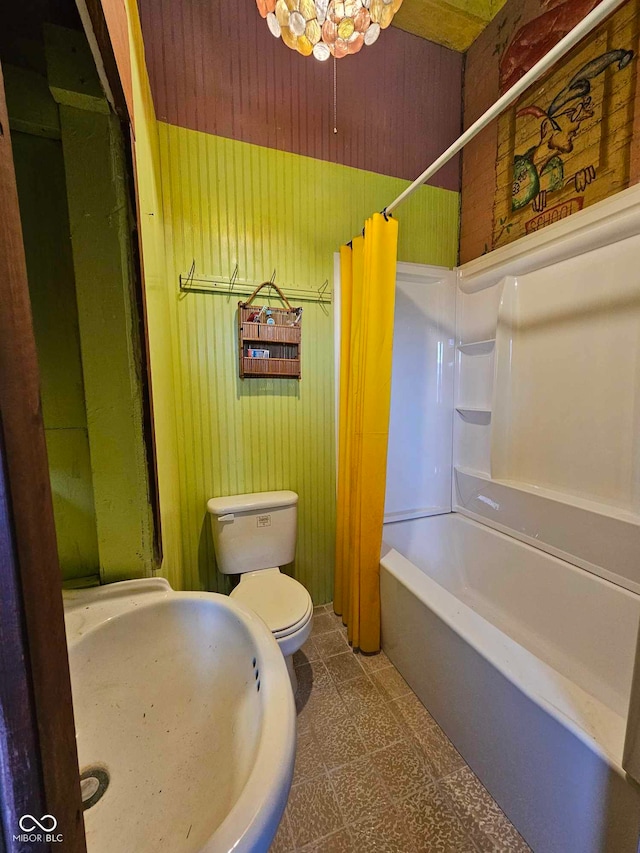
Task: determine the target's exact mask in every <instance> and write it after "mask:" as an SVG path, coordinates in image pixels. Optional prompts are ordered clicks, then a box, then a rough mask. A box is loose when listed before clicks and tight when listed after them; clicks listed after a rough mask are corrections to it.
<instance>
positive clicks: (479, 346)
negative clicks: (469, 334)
mask: <svg viewBox="0 0 640 853" xmlns="http://www.w3.org/2000/svg"><path fill="white" fill-rule="evenodd" d="M495 343H496V339H495V338H489V339H488V340H486V341H471V342H470V343H468V344H458V349H459V350H460V352H462V353H464V354H465V355H487V354H488V353H490V352H491V351H492V350H493V348H494V346H495Z"/></svg>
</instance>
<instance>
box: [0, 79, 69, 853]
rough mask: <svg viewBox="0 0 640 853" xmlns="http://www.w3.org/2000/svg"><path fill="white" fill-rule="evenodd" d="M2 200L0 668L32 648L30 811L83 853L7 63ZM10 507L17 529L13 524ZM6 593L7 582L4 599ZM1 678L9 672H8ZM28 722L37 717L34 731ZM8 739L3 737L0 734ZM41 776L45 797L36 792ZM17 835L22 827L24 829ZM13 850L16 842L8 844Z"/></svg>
mask: <svg viewBox="0 0 640 853" xmlns="http://www.w3.org/2000/svg"><path fill="white" fill-rule="evenodd" d="M0 198H1V199H2V215H1V216H0V419H1V421H2V425H3V435H4V449H5V457H6V489H5V490H4V491H3V494H4V498H5V500H4V505H5V514H4V522H1V521H0V524H1V525H2V530H3V534H2V542H3V543H4V550H3V553H2V569H3V577H2V579H3V581H4V579H5V577H6V578H9V577H10V573H11V571H14V578H15V588H14V592H13V596H14V597H13V601H14V608H17V607H19V608H20V614H19V619H20V622H21V624H22V630H23V632H24V633H23V643H24V648H23V649H22V651H21V649H20V648H19V645H18V639H17V633H16V630H15V628H14V630H13V631H12V634H11V636H12V637H13V643H14V648H11V647H6V646H5V644H4V637H3V645H2V661H3V665H4V666H7V665H8V664H7V662H8V661H9V660H10V659H11V658H12V657H13V656H14V655H20V654H23V655H24V654H25V650H26V653H28V659H27V658H23V660H24V661H25V664H24V665H23V666H22V667H20V666H17V667H15V666H14V668H13V669H11V668H9V670H8V673H7V676H8V677H9V678H10V679H11V684H10V685H9V686H12V691H11V692H12V695H13V696H18V695H22V697H23V698H22V699H21V701H26V702H27V704H26V707H24V709H23V716H24V719H25V727H24V728H23V729H22V730H20V729H18V730H15V731H14V732H13V733H12V735H13V737H15V738H17V739H18V741H19V742H21V743H22V745H23V748H22V751H21V752H20V753H18V755H17V756H16V757H14V760H16V759H17V760H18V761H27V762H28V763H29V764H30V768H29V777H28V783H27V784H28V785H30V786H31V788H32V791H33V797H34V802H33V806H32V808H33V811H31V812H30V813H31V814H35V816H36V817H41V816H42V814H51V815H53V816H54V817H55V818H56V820H57V828H56V832H58V833H62V834H63V836H64V847H63V849H64V850H65V851H73V853H82V851H85V850H86V845H85V838H84V825H83V819H82V804H81V798H80V781H79V774H78V757H77V751H76V740H75V727H74V720H73V707H72V702H71V684H70V679H69V661H68V655H67V645H66V638H65V632H64V613H63V606H62V593H61V579H60V569H59V566H58V554H57V548H56V535H55V528H54V521H53V506H52V502H51V488H50V483H49V470H48V465H47V451H46V445H45V438H44V428H43V423H42V412H41V404H40V392H39V388H40V380H39V373H38V362H37V356H36V348H35V340H34V335H33V325H32V319H31V306H30V301H29V291H28V286H27V270H26V263H25V256H24V246H23V242H22V229H21V225H20V212H19V207H18V194H17V189H16V180H15V171H14V166H13V153H12V149H11V139H10V134H9V119H8V115H7V106H6V100H5V94H4V80H3V76H2V68H1V66H0ZM3 482H4V477H3ZM9 508H10V509H11V514H12V520H13V524H12V527H9V523H8V521H7V518H8V512H9ZM7 543H11V544H12V547H13V554H14V560H13V562H12V561H11V560H10V559H9V551H8V547H9V546H8V544H7ZM12 567H13V569H12ZM4 590H5V585H4V583H3V595H4ZM11 609H12V608H11V607H10V610H11ZM27 661H28V663H27ZM2 675H3V676H5V672H4V671H3V672H2ZM5 689H8V686H7V685H4V686H3V694H2V695H3V697H4V695H5V694H4V690H5ZM24 697H27V698H26V699H25V698H24ZM29 719H31V720H32V726H31V728H30V727H29V723H28V720H29ZM34 726H35V730H34V729H33V727H34ZM3 736H6V735H5V734H4V733H3ZM34 743H37V744H38V748H36V747H35V745H34ZM6 770H7V774H8V778H7V779H5V778H3V780H2V782H3V795H4V793H5V792H4V786H5V784H6V782H7V781H12V780H13V781H17V777H15V774H16V773H18V772H19V767H18V766H14V767H11V766H9V768H6ZM4 772H5V768H4V767H3V773H4ZM38 777H39V779H40V783H41V797H40V799H38V794H37V789H36V780H37V779H38ZM22 796H24V791H23V795H22ZM36 812H39V813H36ZM8 829H10V828H7V829H6V830H5V835H6V831H7V830H8ZM15 832H16V833H19V829H16V830H15ZM5 841H8V842H9V844H15V842H13V841H12V838H11V836H9V837H8V839H7V838H6V837H5ZM8 849H9V850H11V849H16V850H17V849H18V848H17V847H14V848H12V847H11V846H9V848H8ZM20 849H24V847H21V848H20ZM34 849H39V848H37V847H36V848H34ZM42 849H45V848H42ZM46 849H48V847H47V848H46Z"/></svg>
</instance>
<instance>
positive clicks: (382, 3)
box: [256, 0, 402, 61]
mask: <svg viewBox="0 0 640 853" xmlns="http://www.w3.org/2000/svg"><path fill="white" fill-rule="evenodd" d="M256 4H257V6H258V11H259V12H260V14H261V15H262V17H263V18H266V20H267V25H268V27H269V30H270V31H271V33H272V35H274V36H275V37H276V38H282V41H283V42H284V43H285V44H286V45H287V47H290V48H291V50H297V51H298V53H301V54H302V55H303V56H311V55H312V54H313V56H315V58H316V59H319V60H320V61H324V60H326V59H329V57H330V56H334V57H335V58H336V59H341V58H342V57H343V56H348V55H349V54H350V53H358V51H360V50H362V48H363V47H364V46H365V45H372V44H374V43H375V42H376V41H377V40H378V36H379V35H380V30H385V29H386V28H387V27H388V26H389V25H390V23H391V21H392V20H393V16H394V15H395V14H396V12H397V11H398V9H399V8H400V6H402V0H256Z"/></svg>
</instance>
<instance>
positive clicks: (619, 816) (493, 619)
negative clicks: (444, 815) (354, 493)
mask: <svg viewBox="0 0 640 853" xmlns="http://www.w3.org/2000/svg"><path fill="white" fill-rule="evenodd" d="M380 584H381V597H382V642H383V647H384V650H385V652H386V654H387V655H388V657H389V658H390V659H391V661H392V662H393V663H394V664H395V665H396V667H397V668H398V669H399V670H400V672H401V673H402V674H403V676H404V677H405V678H406V680H407V681H408V682H409V684H410V685H411V687H412V688H413V690H414V691H415V692H416V693H417V695H418V696H419V697H420V699H421V700H422V702H423V703H424V705H425V706H426V707H427V709H428V710H429V711H430V712H431V714H432V715H433V717H435V719H436V720H437V721H438V723H439V724H440V725H441V726H442V728H443V729H444V730H445V732H446V733H447V735H448V736H449V738H450V739H451V740H452V741H453V743H454V745H455V746H456V747H457V749H458V750H459V751H460V753H461V754H462V755H463V757H464V758H465V760H466V761H467V762H468V764H469V765H470V766H471V768H472V769H473V770H474V771H475V772H476V774H477V775H478V776H479V777H480V779H481V780H482V782H483V783H484V785H485V786H486V787H487V788H488V790H489V791H490V792H491V794H492V795H493V797H494V798H495V799H496V800H497V802H498V804H499V805H500V806H501V808H502V809H503V810H504V812H505V813H506V814H507V815H508V817H509V818H510V819H511V821H512V822H513V823H514V825H515V826H516V827H517V828H518V830H519V831H520V833H521V834H522V835H523V837H524V838H525V839H526V840H527V842H528V843H529V845H530V846H531V847H532V848H533V850H534V851H535V853H604V851H607V853H636V850H637V849H638V833H639V831H640V793H639V792H638V789H637V787H635V786H634V784H633V783H632V782H631V781H630V780H628V778H627V777H626V775H625V773H624V771H623V770H622V764H621V762H622V750H623V741H624V733H625V725H626V718H627V709H628V704H629V695H630V689H631V678H632V672H633V657H634V651H635V645H636V634H637V631H638V623H639V618H640V596H638V595H636V594H635V593H633V592H628V591H627V590H625V589H622V588H621V587H618V586H616V585H614V584H612V583H611V582H609V581H606V580H602V579H601V578H599V577H596V576H595V575H592V574H589V573H588V572H586V571H584V570H583V569H580V568H577V567H575V566H573V565H571V564H569V563H566V562H564V561H563V560H559V559H557V558H556V557H553V556H550V555H549V554H546V553H544V552H542V551H540V550H538V549H536V548H533V547H531V546H529V545H526V544H524V543H521V542H519V541H517V540H516V539H513V538H511V537H509V536H506V535H504V534H502V533H499V532H497V531H495V530H492V529H491V528H489V527H487V526H485V525H483V524H479V523H477V522H475V521H472V520H471V519H468V518H466V517H465V516H463V515H461V514H460V513H449V514H446V515H439V516H432V517H429V518H420V519H414V520H411V521H402V522H397V523H394V524H387V525H385V529H384V546H383V549H382V557H381V570H380Z"/></svg>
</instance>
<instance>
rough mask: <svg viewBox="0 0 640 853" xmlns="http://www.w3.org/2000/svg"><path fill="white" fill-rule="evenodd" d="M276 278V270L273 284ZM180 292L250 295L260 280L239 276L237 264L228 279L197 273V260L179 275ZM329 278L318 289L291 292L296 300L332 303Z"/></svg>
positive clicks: (272, 278)
mask: <svg viewBox="0 0 640 853" xmlns="http://www.w3.org/2000/svg"><path fill="white" fill-rule="evenodd" d="M275 280H276V271H275V270H274V271H273V273H272V275H271V279H270V282H271V284H273V283H274V282H275ZM178 282H179V286H180V293H181V294H187V293H219V294H223V295H226V296H229V295H232V296H236V295H237V296H250V295H251V294H252V293H253V291H254V290H255V289H256V287H257V286H258V284H260V283H261V282H258V281H249V280H248V279H241V278H239V276H238V265H237V264H236V265H235V267H234V270H233V272H232V274H231V275H230V276H229V278H228V279H225V278H224V277H223V276H209V275H196V265H195V261H194V262H193V263H192V264H191V269H190V270H189V272H188V273H184V274H182V275H179V276H178ZM328 288H329V280H328V279H325V281H324V282H323V283H322V285H321V286H320V287H319V288H318V289H317V290H311V289H303V288H298V287H292V288H290V292H293V293H295V299H296V301H302V302H317V303H320V304H330V303H331V300H332V293H331V291H330V290H329V289H328ZM271 296H274V297H277V293H276V292H275V291H274V292H273V293H267V298H270V297H271Z"/></svg>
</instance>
